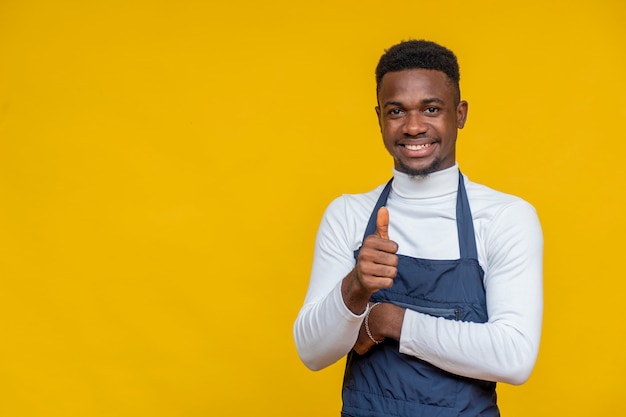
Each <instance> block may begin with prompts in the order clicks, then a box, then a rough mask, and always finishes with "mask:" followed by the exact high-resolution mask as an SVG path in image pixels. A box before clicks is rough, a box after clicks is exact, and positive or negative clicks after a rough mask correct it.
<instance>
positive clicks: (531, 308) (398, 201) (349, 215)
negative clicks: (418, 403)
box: [294, 165, 543, 384]
mask: <svg viewBox="0 0 626 417" xmlns="http://www.w3.org/2000/svg"><path fill="white" fill-rule="evenodd" d="M393 175H394V181H393V184H392V190H391V193H390V195H389V198H388V200H387V204H386V207H387V208H388V210H389V238H390V239H391V240H393V241H395V242H396V243H397V244H398V248H399V249H398V254H402V255H406V256H410V257H414V258H423V259H458V258H459V256H460V254H459V242H458V234H457V225H456V197H457V188H458V179H459V177H458V176H459V170H458V166H457V165H455V166H453V167H451V168H448V169H445V170H441V171H437V172H435V173H432V174H430V175H428V176H427V177H426V178H415V177H410V176H408V175H406V174H404V173H402V172H399V171H397V170H395V169H394V171H393ZM465 187H466V190H467V195H468V200H469V205H470V209H471V211H472V218H473V223H474V232H475V235H476V244H477V249H478V262H479V264H480V266H481V267H482V268H483V270H484V272H485V275H484V287H485V292H486V301H487V313H488V317H489V319H488V321H487V322H486V323H473V322H462V321H455V320H449V319H444V318H440V317H439V318H437V317H433V316H430V315H427V314H423V313H419V312H416V311H413V310H408V309H407V310H406V311H405V314H404V321H403V324H402V332H401V337H400V341H399V345H400V352H401V353H404V354H407V355H412V356H415V357H417V358H420V359H422V360H425V361H427V362H429V363H431V364H433V365H435V366H437V367H439V368H441V369H444V370H446V371H449V372H452V373H455V374H458V375H462V376H466V377H471V378H477V379H483V380H488V381H501V382H507V383H511V384H521V383H523V382H524V381H526V380H527V379H528V377H529V375H530V372H531V371H532V368H533V366H534V364H535V360H536V357H537V353H538V349H539V339H540V335H541V320H542V312H543V286H542V279H543V270H542V265H543V237H542V232H541V226H540V224H539V220H538V218H537V214H536V212H535V209H534V208H533V207H532V206H531V205H530V204H528V203H527V202H525V201H524V200H522V199H520V198H518V197H515V196H511V195H508V194H504V193H501V192H498V191H495V190H492V189H490V188H488V187H485V186H483V185H479V184H476V183H473V182H471V181H469V180H468V179H467V178H465ZM383 188H384V185H380V186H379V187H377V188H376V189H374V190H372V191H370V192H368V193H364V194H353V195H348V194H346V195H343V196H341V197H339V198H337V199H335V200H334V201H333V202H332V203H331V204H330V205H329V206H328V208H327V209H326V212H325V213H324V216H323V219H322V222H321V225H320V227H319V230H318V234H317V239H316V243H315V252H314V259H313V268H312V272H311V277H310V282H309V288H308V291H307V294H306V298H305V301H304V305H303V306H302V308H301V310H300V313H299V314H298V317H297V318H296V321H295V324H294V338H295V342H296V347H297V349H298V353H299V355H300V358H301V359H302V361H303V362H304V363H305V365H307V366H308V367H309V368H311V369H313V370H319V369H322V368H325V367H327V366H329V365H331V364H333V363H335V362H336V361H338V360H339V359H341V358H342V357H344V356H345V355H346V354H347V353H348V352H349V351H350V350H351V349H352V347H353V345H354V343H355V341H356V339H357V335H358V332H359V328H360V326H361V323H362V321H363V318H364V314H361V315H355V314H353V313H352V312H351V311H350V310H349V309H348V308H347V307H346V305H345V303H344V301H343V298H342V295H341V281H342V280H343V278H344V277H345V276H346V275H348V273H349V272H350V271H351V270H352V269H353V268H354V266H355V259H354V251H355V250H356V249H358V248H359V247H360V246H361V243H362V240H363V234H364V233H365V228H366V226H367V222H368V220H369V218H370V215H371V214H372V211H373V208H374V205H375V204H376V201H377V200H378V197H379V196H380V194H381V192H382V190H383Z"/></svg>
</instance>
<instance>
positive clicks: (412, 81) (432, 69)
mask: <svg viewBox="0 0 626 417" xmlns="http://www.w3.org/2000/svg"><path fill="white" fill-rule="evenodd" d="M376 84H377V91H376V93H377V98H378V105H377V106H376V114H377V115H378V124H379V126H380V131H381V133H382V136H383V142H384V143H385V147H386V148H387V150H388V151H389V153H390V154H391V156H392V157H393V159H394V165H395V168H396V169H397V170H398V171H401V172H404V173H406V174H409V175H411V176H418V177H423V176H426V175H428V174H430V173H432V172H435V171H439V170H442V169H446V168H450V167H451V166H453V165H454V164H455V162H456V159H455V158H456V137H457V129H461V128H463V126H464V125H465V119H466V117H467V102H465V101H461V100H460V93H459V66H458V64H457V61H456V57H455V56H454V54H453V53H452V52H450V51H449V50H448V49H446V48H444V47H442V46H439V45H437V44H435V43H433V42H428V41H409V42H402V43H400V44H398V45H395V46H393V47H391V48H390V49H388V50H387V51H386V52H385V54H384V55H383V56H382V57H381V59H380V62H379V63H378V66H377V68H376Z"/></svg>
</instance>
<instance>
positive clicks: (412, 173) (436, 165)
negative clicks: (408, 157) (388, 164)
mask: <svg viewBox="0 0 626 417" xmlns="http://www.w3.org/2000/svg"><path fill="white" fill-rule="evenodd" d="M440 166H441V160H440V159H438V158H437V159H435V160H434V161H433V162H432V163H431V164H430V165H427V166H425V167H423V168H414V167H410V166H408V165H406V164H404V163H403V162H402V161H398V160H396V169H397V170H398V171H400V172H404V173H405V174H407V175H408V176H409V177H411V178H426V177H428V175H429V174H432V173H433V172H436V171H439V169H440Z"/></svg>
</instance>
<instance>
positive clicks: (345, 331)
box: [294, 197, 367, 370]
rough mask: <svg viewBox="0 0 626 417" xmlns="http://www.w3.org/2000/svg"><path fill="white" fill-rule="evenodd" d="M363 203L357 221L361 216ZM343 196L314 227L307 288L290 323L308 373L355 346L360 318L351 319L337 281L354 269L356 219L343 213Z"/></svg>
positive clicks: (327, 363) (339, 357) (339, 356)
mask: <svg viewBox="0 0 626 417" xmlns="http://www.w3.org/2000/svg"><path fill="white" fill-rule="evenodd" d="M366 207H367V204H366V205H365V206H364V207H363V210H361V211H360V212H361V216H358V214H357V217H362V216H363V215H366V214H367V208H366ZM346 210H347V208H346V197H340V198H338V199H337V200H335V201H334V202H333V203H331V204H330V206H329V207H328V208H327V210H326V212H325V214H324V217H323V219H322V223H321V225H320V227H319V230H318V234H317V238H316V242H315V253H314V258H313V268H312V272H311V279H310V282H309V289H308V292H307V295H306V299H305V301H304V306H303V307H302V309H301V310H300V313H299V314H298V317H297V318H296V322H295V324H294V339H295V342H296V348H297V350H298V354H299V355H300V358H301V360H302V361H303V363H304V364H305V365H306V366H307V367H309V368H310V369H312V370H319V369H322V368H325V367H327V366H329V365H331V364H333V363H335V362H336V361H338V360H339V359H341V358H342V357H343V356H345V355H346V354H347V353H348V352H349V351H350V349H352V346H353V345H354V342H355V341H356V338H357V335H358V332H359V328H360V327H361V322H362V321H363V317H364V314H361V315H355V314H353V313H352V312H351V311H350V310H349V309H348V308H347V307H346V306H345V304H344V302H343V298H342V295H341V281H342V279H343V278H344V277H345V276H346V275H347V274H348V273H349V272H350V271H351V270H352V269H353V268H354V265H355V260H354V257H353V251H354V249H356V247H358V244H359V240H358V239H355V237H356V236H357V232H356V231H355V228H357V227H358V226H357V225H358V224H361V225H362V228H361V230H360V233H363V230H364V229H365V226H364V224H363V220H362V218H355V216H354V214H355V213H351V215H349V216H347V215H346V214H347V213H346Z"/></svg>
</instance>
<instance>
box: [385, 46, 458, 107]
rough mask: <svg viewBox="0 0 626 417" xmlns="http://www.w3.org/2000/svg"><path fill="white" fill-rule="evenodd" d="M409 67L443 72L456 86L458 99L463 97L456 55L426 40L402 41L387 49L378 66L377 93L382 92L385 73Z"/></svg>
mask: <svg viewBox="0 0 626 417" xmlns="http://www.w3.org/2000/svg"><path fill="white" fill-rule="evenodd" d="M409 69H429V70H435V71H441V72H443V73H444V74H446V75H447V76H448V79H449V81H450V82H451V83H452V85H453V86H454V87H455V89H456V91H457V93H458V95H457V100H460V99H461V92H460V88H459V81H460V80H461V74H460V72H459V63H458V62H457V60H456V55H454V53H453V52H452V51H451V50H449V49H447V48H445V47H443V46H441V45H439V44H436V43H435V42H431V41H425V40H419V41H416V40H410V41H404V42H400V43H399V44H397V45H394V46H392V47H391V48H389V49H387V50H386V51H385V53H384V54H383V56H381V57H380V60H379V61H378V65H377V66H376V94H378V92H380V83H381V81H382V79H383V77H384V75H385V74H387V73H388V72H395V71H402V70H409Z"/></svg>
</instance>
